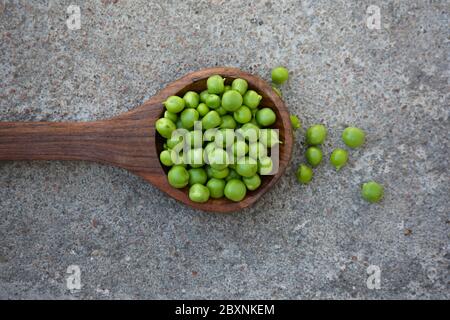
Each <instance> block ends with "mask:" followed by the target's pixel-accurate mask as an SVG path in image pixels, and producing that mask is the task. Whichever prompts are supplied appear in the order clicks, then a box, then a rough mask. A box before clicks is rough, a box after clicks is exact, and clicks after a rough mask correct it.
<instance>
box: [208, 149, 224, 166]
mask: <svg viewBox="0 0 450 320" xmlns="http://www.w3.org/2000/svg"><path fill="white" fill-rule="evenodd" d="M208 160H209V165H210V166H211V168H213V169H216V170H223V169H225V168H226V167H227V166H228V154H227V152H226V151H225V150H223V149H220V148H216V149H214V150H212V151H211V152H210V153H209V154H208Z"/></svg>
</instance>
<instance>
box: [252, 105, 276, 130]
mask: <svg viewBox="0 0 450 320" xmlns="http://www.w3.org/2000/svg"><path fill="white" fill-rule="evenodd" d="M275 121H277V115H276V114H275V112H273V110H272V109H270V108H262V109H261V110H258V112H256V122H258V124H259V125H260V126H262V127H268V126H270V125H272V124H274V123H275Z"/></svg>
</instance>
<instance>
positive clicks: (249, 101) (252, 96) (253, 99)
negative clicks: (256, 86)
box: [244, 90, 262, 109]
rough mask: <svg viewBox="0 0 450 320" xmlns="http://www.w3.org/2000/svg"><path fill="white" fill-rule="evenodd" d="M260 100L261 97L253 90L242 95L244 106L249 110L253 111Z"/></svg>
mask: <svg viewBox="0 0 450 320" xmlns="http://www.w3.org/2000/svg"><path fill="white" fill-rule="evenodd" d="M261 100H262V96H261V95H259V94H258V93H257V92H256V91H254V90H248V91H247V92H246V93H245V94H244V104H245V105H246V106H247V107H249V108H250V109H255V108H257V107H258V106H259V103H260V102H261Z"/></svg>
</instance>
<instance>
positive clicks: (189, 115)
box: [180, 108, 200, 129]
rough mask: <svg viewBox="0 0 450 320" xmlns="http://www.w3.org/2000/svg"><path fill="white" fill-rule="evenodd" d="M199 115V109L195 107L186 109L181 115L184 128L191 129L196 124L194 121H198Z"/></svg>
mask: <svg viewBox="0 0 450 320" xmlns="http://www.w3.org/2000/svg"><path fill="white" fill-rule="evenodd" d="M199 117H200V115H199V114H198V111H197V110H196V109H193V108H187V109H184V110H183V112H181V115H180V118H181V123H182V124H183V128H186V129H191V128H192V127H193V126H194V122H195V121H197V120H198V118H199Z"/></svg>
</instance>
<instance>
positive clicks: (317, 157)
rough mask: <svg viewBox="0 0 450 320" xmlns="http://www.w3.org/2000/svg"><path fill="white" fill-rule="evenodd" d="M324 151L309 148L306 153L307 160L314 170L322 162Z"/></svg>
mask: <svg viewBox="0 0 450 320" xmlns="http://www.w3.org/2000/svg"><path fill="white" fill-rule="evenodd" d="M322 157H323V154H322V150H320V149H319V148H317V147H309V148H308V149H306V152H305V158H306V161H308V163H309V164H310V165H311V166H312V167H313V168H314V167H317V166H318V165H319V163H320V162H321V161H322Z"/></svg>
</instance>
